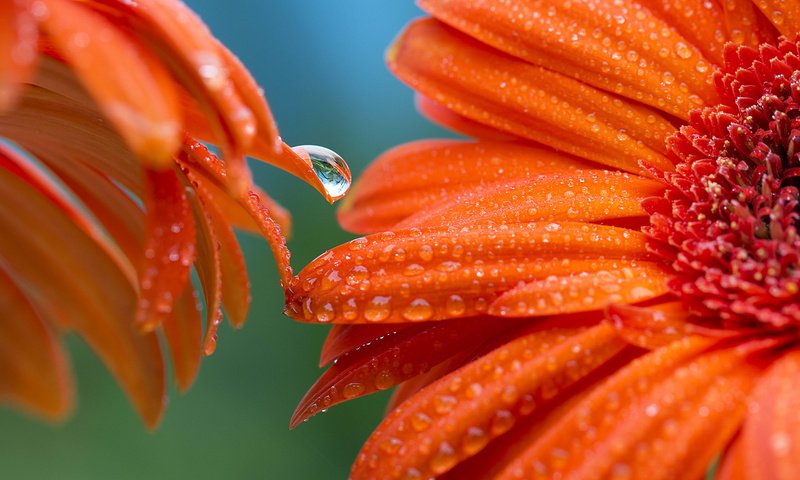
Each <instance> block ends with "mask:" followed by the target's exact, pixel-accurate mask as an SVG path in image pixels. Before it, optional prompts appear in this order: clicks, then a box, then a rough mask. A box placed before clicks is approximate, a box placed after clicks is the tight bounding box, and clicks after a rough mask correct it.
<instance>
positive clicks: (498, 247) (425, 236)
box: [287, 222, 649, 323]
mask: <svg viewBox="0 0 800 480" xmlns="http://www.w3.org/2000/svg"><path fill="white" fill-rule="evenodd" d="M648 256H649V254H648V253H647V252H646V251H645V238H644V236H643V234H641V233H639V232H636V231H633V230H627V229H623V228H618V227H609V226H605V225H594V224H586V223H572V222H566V223H554V222H531V223H525V224H518V225H517V224H514V225H511V226H505V225H503V226H500V227H497V226H493V225H485V226H481V225H478V226H474V227H463V228H453V229H451V228H445V227H439V228H425V229H421V230H420V229H409V230H401V231H398V232H396V233H395V232H385V233H381V234H376V235H371V236H368V237H363V238H359V239H356V240H353V241H351V242H349V243H346V244H344V245H340V246H339V247H336V248H334V249H332V250H330V251H328V252H327V253H325V254H323V255H321V256H320V257H319V258H317V259H316V260H314V261H313V262H311V263H310V264H309V265H308V266H307V267H306V268H304V269H303V271H302V272H300V274H299V278H298V279H297V281H296V282H295V283H294V284H293V285H292V288H291V289H290V290H289V291H288V292H287V312H288V313H289V314H290V315H291V316H292V317H293V318H295V319H297V320H301V321H303V320H304V321H311V322H333V323H379V322H383V323H393V322H400V323H402V322H408V321H412V322H413V321H425V320H442V319H446V318H456V317H467V316H474V315H478V314H481V313H485V312H486V310H487V308H488V307H489V304H490V303H491V302H492V301H494V300H495V299H496V298H497V296H499V295H500V294H501V293H503V292H504V291H506V290H509V289H510V288H512V287H514V286H516V285H517V284H518V283H519V282H520V281H530V280H534V279H538V278H545V277H547V276H549V275H565V274H569V273H572V272H585V271H594V270H599V269H609V268H614V267H613V266H614V265H615V264H616V262H617V260H619V259H623V258H625V259H627V260H625V261H624V262H622V263H624V264H627V262H629V261H631V260H646V259H647V258H648ZM598 257H602V258H604V259H605V260H597V258H598Z"/></svg>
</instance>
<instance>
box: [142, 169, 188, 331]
mask: <svg viewBox="0 0 800 480" xmlns="http://www.w3.org/2000/svg"><path fill="white" fill-rule="evenodd" d="M145 175H146V188H147V196H146V197H145V199H144V204H145V211H146V212H147V221H146V237H147V238H146V243H145V250H144V259H143V263H142V266H141V269H140V274H139V302H138V307H137V309H136V322H137V324H138V325H139V327H140V328H142V329H144V330H153V329H154V328H156V327H157V326H158V325H160V324H161V322H162V321H163V319H164V317H165V316H166V315H169V314H170V312H172V307H173V305H174V304H175V300H176V299H177V298H178V296H179V295H181V294H182V292H183V290H184V286H185V285H186V283H187V282H188V281H189V272H190V269H191V266H192V264H193V263H194V260H195V256H196V252H195V224H194V221H193V220H192V210H191V207H190V205H189V202H188V200H187V199H186V194H185V191H184V185H183V183H182V182H181V180H180V179H179V178H178V176H177V174H176V173H175V171H174V170H172V169H169V170H164V171H156V170H147V171H146V173H145Z"/></svg>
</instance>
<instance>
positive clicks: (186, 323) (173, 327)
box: [162, 284, 203, 392]
mask: <svg viewBox="0 0 800 480" xmlns="http://www.w3.org/2000/svg"><path fill="white" fill-rule="evenodd" d="M162 327H163V328H164V336H165V338H166V340H167V344H169V351H170V356H171V357H172V365H173V368H174V369H175V382H176V383H177V384H178V388H179V389H180V390H181V391H184V392H185V391H186V390H188V389H189V387H191V386H192V383H193V382H194V379H195V378H197V372H198V371H199V369H200V359H201V352H200V350H201V348H200V343H201V337H202V335H203V331H202V324H201V320H200V307H199V305H198V304H197V297H196V296H195V292H194V288H192V286H191V285H189V284H187V285H186V288H184V290H183V293H182V294H181V295H180V297H178V299H177V300H176V301H175V305H174V307H173V309H172V312H171V313H170V314H169V315H167V316H166V317H165V318H164V320H163V322H162Z"/></svg>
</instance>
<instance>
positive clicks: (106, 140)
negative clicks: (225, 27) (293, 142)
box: [0, 0, 349, 427]
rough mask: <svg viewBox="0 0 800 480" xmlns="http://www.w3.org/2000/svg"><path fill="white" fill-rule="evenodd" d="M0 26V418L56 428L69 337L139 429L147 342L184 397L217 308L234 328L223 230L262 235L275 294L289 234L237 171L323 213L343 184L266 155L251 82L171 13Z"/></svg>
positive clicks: (281, 151) (340, 172)
mask: <svg viewBox="0 0 800 480" xmlns="http://www.w3.org/2000/svg"><path fill="white" fill-rule="evenodd" d="M0 22H2V23H3V28H2V29H0V137H3V138H5V139H6V140H8V141H7V142H4V143H0V230H2V235H0V284H1V285H2V288H0V307H1V309H0V313H2V315H0V400H2V401H5V402H9V403H12V404H15V405H17V406H20V407H22V408H24V409H26V410H29V411H31V412H34V413H36V414H38V415H41V416H44V417H48V418H54V419H57V418H62V417H64V416H65V415H67V414H68V413H69V411H70V409H71V407H72V404H73V395H74V394H73V387H72V381H71V378H70V371H69V366H68V363H67V359H66V357H65V353H64V351H63V349H62V347H61V345H60V343H59V342H58V336H59V335H60V334H61V332H67V331H75V332H77V333H78V334H80V335H81V336H82V337H83V338H84V339H85V340H86V341H87V342H88V343H89V344H90V345H91V347H92V348H93V349H94V350H95V351H97V353H98V354H99V355H100V357H101V358H102V359H103V361H104V362H105V363H106V364H107V365H108V367H109V369H110V370H111V371H112V372H113V374H114V375H115V376H116V378H117V379H118V381H119V382H120V384H121V385H122V386H123V388H124V389H125V391H126V392H127V394H128V396H129V397H130V398H131V401H132V402H133V404H134V406H135V407H136V409H137V410H138V412H139V414H140V415H141V416H142V418H143V419H144V421H145V422H146V424H147V425H148V426H150V427H152V426H155V425H156V424H157V423H158V421H159V418H160V417H161V414H162V411H163V408H164V405H165V372H164V360H163V358H162V350H161V347H160V346H159V340H158V334H157V332H158V331H159V330H160V331H161V332H162V333H163V335H164V337H165V340H166V343H167V344H168V346H169V351H170V355H171V357H172V362H173V364H174V368H175V377H176V381H177V383H178V386H179V387H180V388H181V389H186V388H188V387H189V386H190V384H191V383H192V381H193V380H194V378H195V375H196V374H197V369H198V365H199V361H200V358H201V356H202V354H206V355H208V354H210V353H211V352H213V350H214V346H215V344H216V337H217V335H216V331H217V325H218V324H219V322H220V320H221V318H222V312H221V307H222V306H224V308H225V311H226V312H227V314H228V317H229V319H230V321H231V323H232V324H233V325H234V326H235V327H241V326H242V324H243V323H244V321H245V318H246V316H247V311H248V307H249V303H250V294H249V282H248V277H247V272H246V269H245V264H244V259H243V257H242V253H241V251H240V249H239V245H238V242H237V240H236V237H235V235H234V233H233V230H232V227H233V226H236V227H239V228H243V229H245V230H249V231H252V232H258V233H260V234H261V235H263V236H264V237H265V238H266V239H267V240H268V242H269V244H270V246H271V248H272V251H273V253H274V255H275V258H276V261H277V264H278V268H279V271H280V275H281V278H282V279H283V280H284V281H288V279H290V278H291V275H292V273H291V268H290V266H289V253H288V251H287V250H286V247H285V245H284V239H283V237H282V235H281V227H283V229H284V231H286V230H287V229H288V228H289V217H288V215H287V213H286V212H285V211H284V210H283V209H282V208H281V207H280V206H278V205H277V204H275V203H274V202H273V201H272V200H271V199H270V198H269V197H268V196H267V195H266V194H264V193H263V192H261V191H260V190H259V189H258V188H257V187H255V186H254V185H253V184H252V181H251V179H250V174H249V170H248V168H247V165H246V163H245V154H251V155H254V156H256V157H258V158H261V159H263V160H265V161H267V162H270V163H272V164H274V165H276V166H278V167H280V168H283V169H285V170H287V171H289V172H291V173H293V174H295V175H297V176H299V177H300V178H302V179H304V180H306V181H307V182H309V183H310V184H311V185H313V186H314V187H315V188H317V189H318V190H319V191H320V192H321V193H323V195H325V196H326V197H327V198H328V199H329V200H331V201H332V200H334V199H336V198H338V197H340V196H341V195H342V194H343V191H344V190H346V186H347V183H348V178H349V173H348V172H347V167H346V165H344V163H343V162H342V161H341V159H340V158H338V157H337V156H336V155H334V154H333V153H332V152H330V151H327V150H325V149H322V148H321V147H313V148H312V147H308V148H297V149H295V150H293V149H291V148H289V147H287V146H286V145H285V144H283V142H281V140H280V138H279V137H278V133H277V130H276V128H275V124H274V122H273V119H272V117H271V114H270V112H269V109H268V107H267V105H266V103H265V101H264V98H263V95H262V93H261V90H260V89H259V88H258V86H257V85H256V83H255V81H254V80H253V78H252V77H251V76H250V75H249V73H248V72H247V70H246V69H245V68H244V66H243V65H242V64H241V63H240V62H239V61H238V60H237V59H236V58H235V57H234V56H233V54H232V53H231V52H229V51H228V50H227V49H225V48H224V47H223V46H222V45H221V44H220V43H219V42H218V41H217V40H216V39H215V38H214V37H212V36H211V34H210V32H209V31H208V29H207V28H206V27H205V25H204V24H203V23H202V21H201V20H200V19H199V18H198V17H197V16H195V14H194V13H193V12H191V11H190V10H189V9H188V8H187V7H185V6H184V5H183V4H182V3H181V2H179V1H172V0H138V1H136V2H127V1H121V0H119V1H102V2H100V1H73V0H16V1H4V2H2V4H0ZM198 140H208V141H211V142H214V143H216V144H218V145H219V148H220V150H221V152H222V154H223V158H224V162H223V161H221V160H219V159H218V158H217V157H216V156H214V155H213V154H212V153H210V152H209V151H208V150H207V149H206V148H205V147H204V146H203V144H201V143H199V142H198ZM279 225H280V226H279ZM193 267H194V271H195V272H196V274H197V277H198V278H199V283H200V285H201V286H202V293H203V297H204V304H205V309H204V310H205V317H206V318H205V323H206V330H205V334H203V327H202V324H201V309H200V307H199V306H198V301H197V298H196V296H195V288H194V287H193V284H192V281H191V279H190V276H191V272H192V268H193ZM203 335H204V337H205V338H201V337H202V336H203Z"/></svg>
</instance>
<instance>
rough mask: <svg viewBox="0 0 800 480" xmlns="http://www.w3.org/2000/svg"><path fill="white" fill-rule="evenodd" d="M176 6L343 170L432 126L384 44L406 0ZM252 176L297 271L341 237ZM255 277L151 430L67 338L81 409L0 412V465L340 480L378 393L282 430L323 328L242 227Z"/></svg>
mask: <svg viewBox="0 0 800 480" xmlns="http://www.w3.org/2000/svg"><path fill="white" fill-rule="evenodd" d="M188 3H189V5H190V6H191V7H192V8H193V9H195V11H197V12H198V13H199V14H200V16H201V17H202V18H203V19H204V20H205V21H206V23H207V24H208V25H209V27H210V28H211V30H212V32H214V34H215V35H216V36H217V37H218V38H220V39H221V40H222V41H223V42H224V43H225V44H226V45H227V46H228V47H229V48H230V49H231V50H233V52H234V53H236V54H237V55H238V56H239V57H240V58H241V59H242V60H243V62H244V63H245V64H246V65H247V66H248V68H249V69H250V70H251V71H252V73H253V74H254V76H255V77H256V79H257V80H258V81H259V83H260V84H261V85H262V86H263V87H264V90H265V91H266V94H267V97H268V99H269V102H270V105H271V107H272V109H273V112H274V114H275V117H276V118H277V120H278V125H279V127H280V129H281V132H282V135H283V137H284V139H285V140H286V141H287V143H289V144H293V145H294V144H309V143H311V144H319V145H325V146H327V147H329V148H332V149H334V150H336V151H337V152H339V153H340V154H341V155H342V156H343V157H344V158H345V159H346V160H347V161H348V163H349V164H350V166H351V168H352V170H353V173H354V176H357V175H358V173H360V172H361V171H362V170H363V169H364V167H365V166H366V165H367V164H368V163H369V162H370V161H371V160H372V159H373V158H375V157H376V156H377V155H378V154H379V153H380V152H381V151H383V150H385V149H387V148H390V147H391V146H394V145H397V144H399V143H403V142H405V141H408V140H413V139H418V138H423V137H430V136H442V135H444V132H443V131H441V130H439V129H437V128H436V127H433V126H432V125H431V124H429V123H428V122H426V121H425V120H424V119H422V118H421V117H420V116H419V115H418V114H417V113H416V112H415V111H414V107H413V101H412V94H411V91H410V90H409V89H407V88H406V87H404V86H403V85H402V84H401V83H400V82H398V81H397V80H395V79H394V78H393V77H392V76H391V75H390V74H389V73H388V71H387V70H386V68H385V66H384V63H383V52H384V50H385V49H386V47H387V46H388V44H389V43H390V42H391V40H392V38H393V37H394V36H395V35H396V34H397V32H399V31H400V29H401V27H402V25H404V24H405V23H406V22H407V21H408V20H409V19H411V18H414V17H416V16H419V15H421V12H420V11H419V10H418V9H417V8H416V7H414V6H413V5H412V4H411V2H401V1H382V0H322V1H321V0H313V1H312V0H303V1H300V0H292V1H285V2H279V1H274V0H270V1H257V0H252V1H238V2H222V1H218V0H216V1H215V0H193V1H190V2H188ZM254 170H255V173H256V179H257V181H258V182H259V184H260V185H262V186H263V187H264V188H265V189H266V190H268V191H269V192H270V193H271V194H272V195H273V196H274V197H276V198H277V199H278V200H279V201H280V202H281V203H283V204H284V205H285V206H287V207H288V208H289V209H290V210H291V211H292V213H293V215H294V222H295V227H294V234H293V238H292V240H291V241H290V244H289V245H290V247H291V249H292V252H293V264H294V266H295V268H300V267H302V266H303V265H304V264H305V263H307V262H308V261H310V260H311V259H313V258H314V257H316V256H317V255H318V254H320V253H322V252H323V251H324V250H325V249H327V248H330V247H332V246H335V245H337V244H339V243H341V242H343V241H345V240H347V239H349V238H351V236H349V235H348V234H346V233H344V232H342V231H341V230H340V229H339V228H338V226H337V224H336V222H335V217H334V209H333V208H332V207H330V206H328V205H327V203H325V202H324V200H323V199H322V198H321V197H320V196H319V195H318V194H317V193H316V192H315V191H314V190H313V189H311V188H310V187H308V186H306V185H305V184H303V183H302V182H300V181H298V180H295V179H294V178H293V177H290V176H289V175H287V174H285V173H284V172H281V171H278V170H276V169H274V168H271V167H268V166H266V165H254ZM242 244H243V247H244V248H245V254H246V256H247V259H248V268H249V273H250V276H251V281H252V284H253V286H252V288H253V307H252V311H251V314H250V318H249V320H248V323H247V325H246V326H245V328H244V329H243V330H242V331H239V332H234V331H232V330H231V329H230V328H229V327H228V326H227V325H225V326H224V327H223V328H222V330H221V332H220V341H219V347H218V349H217V352H216V353H215V354H214V355H213V356H212V357H210V358H207V359H205V361H204V362H203V365H202V367H201V370H200V375H199V377H198V379H197V382H196V383H195V385H194V387H193V388H192V389H191V390H190V391H189V392H188V394H186V395H178V394H177V393H176V392H175V391H174V388H172V391H171V396H170V404H169V407H168V409H167V412H166V415H165V417H164V421H163V423H162V424H161V426H160V427H159V428H158V430H157V431H155V432H153V433H149V432H147V431H145V429H144V427H143V425H142V424H141V422H140V421H139V419H138V417H136V415H135V414H134V412H133V410H132V408H131V407H130V405H129V404H128V402H127V400H126V399H125V397H124V396H123V394H122V393H121V391H120V389H119V388H118V387H117V385H116V384H115V383H114V381H113V380H112V379H111V377H110V376H109V374H108V373H107V371H106V370H105V369H104V367H103V366H102V365H101V364H100V362H99V361H98V359H97V358H96V357H95V356H94V354H93V353H92V352H91V351H90V350H89V349H88V348H86V346H85V345H84V344H83V343H82V342H81V341H80V340H79V339H77V338H69V339H68V340H67V343H68V344H69V346H70V350H71V352H72V360H73V368H74V370H75V372H76V374H77V381H78V389H79V395H80V400H79V405H78V410H77V412H76V413H75V415H74V416H73V417H72V418H71V419H70V420H68V421H67V422H66V423H64V424H63V425H57V426H52V425H46V424H41V423H39V422H37V421H36V420H33V419H30V418H28V417H25V416H23V415H21V414H19V413H17V412H14V411H10V410H8V409H3V408H0V432H1V433H0V477H2V478H14V479H49V478H53V479H55V478H58V479H93V478H103V479H168V478H170V479H171V478H192V479H220V478H234V479H247V478H269V479H283V478H291V479H317V478H325V479H327V478H332V479H337V478H338V479H343V478H346V477H347V471H348V468H349V465H350V463H351V461H352V460H353V459H354V458H355V455H356V453H357V451H358V448H359V446H360V445H361V443H362V442H363V441H364V440H365V439H366V438H367V436H368V434H369V432H370V431H371V430H372V428H374V426H375V425H376V424H377V422H378V421H379V419H380V416H381V414H382V411H383V405H384V403H385V400H386V397H387V394H385V393H384V394H382V395H375V396H373V397H369V398H363V399H359V400H357V401H353V402H350V403H348V404H345V405H341V406H339V407H336V408H334V409H332V410H331V411H329V412H328V413H326V414H324V415H320V416H318V417H315V418H313V419H312V420H311V421H309V422H308V423H305V424H303V425H301V426H300V427H299V428H298V429H296V430H295V431H292V432H290V431H289V430H288V421H289V417H290V416H291V413H292V411H293V409H294V406H295V405H296V403H297V401H298V400H299V399H300V398H301V397H302V395H303V394H304V393H305V391H306V389H307V388H308V387H309V386H310V385H311V384H312V383H313V381H314V380H315V379H316V377H317V375H319V374H320V373H321V370H319V369H318V368H317V359H318V352H319V348H320V346H321V344H322V341H323V339H324V337H325V334H326V330H327V328H325V327H320V326H313V325H301V324H296V323H294V322H292V321H291V320H289V319H288V318H286V317H284V316H283V315H282V314H281V313H280V312H281V307H282V293H281V291H280V289H279V287H278V282H277V275H276V273H275V266H274V264H273V262H272V258H271V256H270V254H269V250H268V249H267V246H266V243H265V242H264V241H263V240H261V239H259V238H255V237H242Z"/></svg>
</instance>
